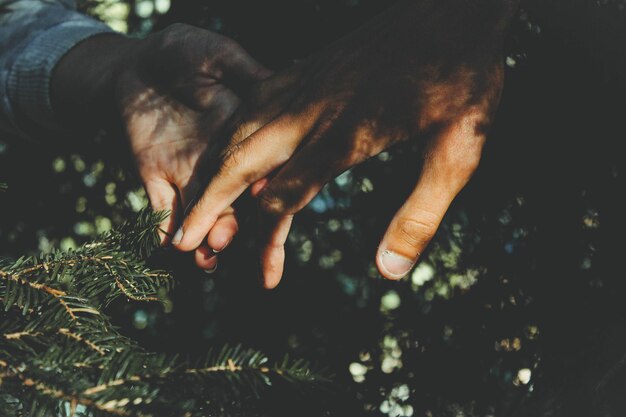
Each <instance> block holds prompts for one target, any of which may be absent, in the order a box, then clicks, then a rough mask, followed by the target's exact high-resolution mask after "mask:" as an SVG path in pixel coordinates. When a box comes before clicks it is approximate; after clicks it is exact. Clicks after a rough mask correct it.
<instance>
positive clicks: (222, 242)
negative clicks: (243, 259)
mask: <svg viewBox="0 0 626 417" xmlns="http://www.w3.org/2000/svg"><path fill="white" fill-rule="evenodd" d="M238 230H239V224H238V223H237V218H236V217H235V211H234V210H233V208H232V207H228V208H227V209H226V210H225V211H224V212H223V213H222V214H221V215H220V217H219V218H218V219H217V221H216V222H215V226H213V228H212V229H211V231H210V232H209V235H208V236H207V243H208V245H209V247H210V248H211V250H212V251H213V253H220V252H221V251H223V250H224V249H226V247H227V246H228V245H229V244H230V242H231V241H232V240H233V238H234V237H235V235H236V234H237V231H238Z"/></svg>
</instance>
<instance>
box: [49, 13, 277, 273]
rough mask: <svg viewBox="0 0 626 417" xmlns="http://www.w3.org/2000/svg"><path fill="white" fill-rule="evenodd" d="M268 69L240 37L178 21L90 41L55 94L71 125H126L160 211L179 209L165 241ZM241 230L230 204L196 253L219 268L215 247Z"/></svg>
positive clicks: (70, 62)
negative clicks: (136, 34) (145, 32)
mask: <svg viewBox="0 0 626 417" xmlns="http://www.w3.org/2000/svg"><path fill="white" fill-rule="evenodd" d="M268 75H269V71H268V70H266V69H265V68H263V67H262V66H261V65H259V64H258V63H257V62H256V61H254V60H253V59H252V58H251V57H250V56H249V55H248V54H247V53H246V52H245V51H244V50H243V49H242V48H241V47H240V46H239V45H238V44H236V43H235V42H234V41H232V40H230V39H228V38H226V37H224V36H221V35H219V34H216V33H212V32H209V31H206V30H202V29H198V28H194V27H191V26H187V25H173V26H170V27H169V28H167V29H165V30H164V31H162V32H159V33H156V34H153V35H151V36H149V37H148V38H146V39H143V40H132V39H129V38H126V37H123V36H119V35H98V36H95V37H92V38H89V39H87V40H85V41H83V42H82V43H80V44H79V45H77V46H76V47H74V48H73V49H72V50H71V51H70V52H69V53H68V54H67V55H66V56H65V57H64V58H63V59H62V60H61V62H60V63H59V64H58V65H57V67H56V70H55V74H54V77H53V80H52V99H53V104H55V103H58V104H57V105H56V106H55V110H58V111H59V112H60V113H61V116H62V117H64V118H65V120H67V121H68V122H67V123H68V124H70V125H75V124H76V123H79V122H81V121H82V122H83V123H90V124H94V123H99V122H103V123H105V124H110V123H116V122H119V121H121V122H122V124H123V126H124V129H125V131H126V133H127V137H128V140H129V144H130V149H131V152H132V154H133V156H134V159H135V161H136V163H137V168H138V171H139V175H140V177H141V179H142V181H143V184H144V186H145V189H146V192H147V194H148V197H149V199H150V203H151V205H152V207H153V208H154V209H155V210H169V211H171V213H172V214H171V215H170V216H169V217H168V218H167V219H166V220H165V221H164V223H163V224H162V225H161V228H162V230H163V231H164V233H163V240H164V243H165V242H167V240H168V239H169V235H171V234H172V233H173V231H174V230H175V227H176V223H177V217H182V215H183V213H182V211H183V210H184V208H185V207H186V206H187V205H189V204H190V202H191V201H192V199H193V198H194V197H195V194H196V192H197V191H198V190H199V188H200V182H199V181H200V180H201V178H202V176H203V174H205V172H204V171H205V169H206V166H205V165H206V158H207V156H208V154H209V153H210V151H211V149H214V148H216V145H217V142H218V141H219V139H220V137H222V136H223V135H224V130H223V128H224V123H225V121H226V120H228V119H229V118H230V117H231V115H232V114H233V112H234V111H235V109H236V108H237V107H238V106H239V102H240V100H239V98H238V93H240V92H243V91H246V90H247V89H249V87H250V86H251V85H252V83H253V82H254V81H256V80H259V79H262V78H264V77H266V76H268ZM94 114H100V115H102V117H103V120H98V121H93V115H94ZM81 119H84V120H81ZM104 119H106V120H104ZM87 120H88V121H89V122H87ZM236 231H237V221H236V219H235V217H234V212H233V210H232V208H230V207H223V210H221V211H220V214H219V220H218V221H217V222H216V224H215V227H214V228H213V233H212V234H209V236H208V245H207V244H205V245H203V246H201V247H199V248H198V250H197V251H196V263H197V264H198V266H200V267H201V268H203V269H205V270H211V269H213V268H214V267H216V266H217V259H216V257H215V256H213V255H214V253H213V250H211V249H214V250H215V252H217V251H219V250H222V249H224V247H225V246H226V245H227V244H228V243H229V242H230V240H231V239H232V238H233V236H234V234H235V233H236Z"/></svg>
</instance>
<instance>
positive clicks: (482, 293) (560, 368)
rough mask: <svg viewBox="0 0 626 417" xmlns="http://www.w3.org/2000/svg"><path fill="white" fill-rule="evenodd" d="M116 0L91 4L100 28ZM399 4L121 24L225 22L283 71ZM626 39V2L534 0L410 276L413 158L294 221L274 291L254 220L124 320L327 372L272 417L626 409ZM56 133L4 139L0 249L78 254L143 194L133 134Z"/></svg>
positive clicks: (194, 346)
mask: <svg viewBox="0 0 626 417" xmlns="http://www.w3.org/2000/svg"><path fill="white" fill-rule="evenodd" d="M144 2H145V0H144ZM116 3H120V2H116V1H111V2H106V3H87V4H85V5H84V7H85V8H86V9H88V10H90V11H91V12H93V13H95V14H97V15H98V16H99V17H101V18H103V19H104V20H107V19H112V18H111V16H109V15H108V14H107V13H108V12H107V10H110V7H113V6H114V5H115V4H116ZM387 3H388V2H386V1H383V0H342V1H339V0H334V1H331V0H326V1H318V0H297V1H295V0H291V1H288V0H257V1H250V0H229V1H227V0H224V1H203V2H199V1H190V0H176V1H174V2H173V3H172V4H171V6H170V7H169V8H168V9H167V10H165V8H162V9H161V13H160V14H159V13H157V12H156V11H153V12H152V13H149V14H147V15H146V13H145V9H144V10H143V11H142V9H141V7H144V6H141V5H140V4H139V3H124V4H128V5H129V10H130V13H128V15H127V16H124V17H122V18H121V20H124V21H125V22H126V23H127V25H128V26H127V27H128V31H129V33H131V34H133V35H136V36H142V35H144V34H146V33H149V32H150V31H154V30H158V29H160V28H163V27H165V26H167V25H168V24H170V23H174V22H186V23H189V24H194V25H197V26H200V27H204V28H208V29H211V30H216V31H220V32H222V33H224V34H227V35H229V36H232V37H234V38H235V39H237V40H238V41H239V42H240V43H241V44H242V45H244V47H245V48H246V49H247V50H248V51H249V52H251V53H252V55H254V56H255V57H257V58H258V59H259V60H260V61H261V62H263V63H265V64H266V65H268V66H270V67H272V68H274V69H280V68H283V67H285V66H288V65H289V64H290V63H292V62H293V61H294V60H297V59H299V58H302V57H305V56H307V55H308V54H309V53H311V52H313V51H315V50H317V49H319V48H322V47H323V46H324V45H326V44H328V43H330V42H332V41H333V40H334V39H337V38H338V37H340V36H341V35H343V34H345V33H347V32H349V31H350V30H351V29H353V28H355V27H357V26H358V25H359V24H361V23H362V22H364V21H366V20H367V19H368V18H370V17H371V16H373V15H375V14H376V13H378V12H379V11H381V10H382V9H384V8H385V7H386V6H387ZM118 20H120V19H118ZM625 31H626V13H625V12H624V2H621V1H604V2H591V1H580V0H572V1H568V2H566V1H544V2H537V4H533V3H532V2H531V3H529V4H526V5H525V6H524V9H523V10H522V11H521V12H520V13H519V14H518V16H517V17H516V19H515V22H514V24H513V28H512V31H511V35H510V36H509V39H508V42H507V78H506V86H505V93H504V97H503V102H502V106H501V108H500V111H499V114H498V118H497V123H496V126H495V127H494V129H493V132H492V134H491V136H490V139H489V142H488V145H487V148H486V150H485V154H484V159H483V162H482V164H481V167H480V169H479V171H478V173H477V174H476V176H475V177H474V179H473V180H472V182H471V183H470V185H469V186H468V187H467V188H466V189H465V190H464V191H463V192H462V194H461V195H460V196H459V198H458V199H457V201H456V202H455V204H454V205H453V207H452V208H451V210H450V212H449V213H448V215H447V217H446V220H445V222H444V224H443V225H442V227H441V230H440V232H439V233H438V235H437V237H436V238H435V240H434V241H433V243H432V244H431V246H430V248H429V250H428V252H427V253H426V254H425V255H424V257H423V263H422V265H421V266H418V269H417V272H416V273H415V274H413V275H412V276H411V277H409V278H408V279H407V280H406V281H403V282H399V283H393V282H386V281H383V280H382V279H381V278H380V277H379V276H378V274H377V273H376V271H375V268H374V266H373V263H372V260H373V256H374V253H375V248H376V245H377V244H378V242H379V239H380V237H381V236H382V233H383V231H384V229H385V227H386V226H387V223H388V221H389V219H390V218H391V216H392V214H393V212H394V211H395V210H396V209H397V208H398V207H399V205H400V204H401V202H402V201H403V200H404V198H405V197H406V195H407V194H408V192H409V191H410V189H411V188H412V186H413V184H414V183H415V179H416V176H417V173H418V171H419V167H418V164H417V162H416V161H418V156H417V155H416V154H415V152H414V150H412V149H409V148H401V147H399V148H395V149H393V150H391V151H390V152H388V153H385V154H384V155H383V156H382V157H380V158H374V159H372V160H371V161H369V162H367V163H366V164H363V165H361V166H359V167H358V168H356V169H354V170H353V171H351V172H350V173H348V174H344V175H343V176H342V177H341V178H340V179H339V180H338V181H335V182H333V183H331V184H330V185H329V186H328V187H327V188H326V189H324V191H323V192H322V194H321V195H320V196H319V197H318V198H316V200H315V201H314V202H313V203H312V204H311V205H310V206H309V207H308V208H307V209H306V210H305V211H304V212H303V213H302V214H301V215H299V216H298V217H297V220H296V222H295V226H294V230H293V232H292V234H291V236H290V239H289V248H288V255H287V258H288V261H287V267H286V272H285V277H284V280H283V283H281V285H280V286H279V287H278V288H277V289H276V290H275V291H272V292H266V291H263V290H261V289H260V288H259V286H258V283H257V272H256V257H255V253H254V248H253V233H252V231H254V225H253V220H254V219H253V216H252V215H245V214H243V217H244V223H245V225H244V227H242V233H241V234H240V236H239V237H238V238H237V240H235V242H233V244H232V245H231V247H230V248H229V249H228V250H227V251H226V252H225V253H224V254H223V255H221V257H220V265H219V268H218V272H217V273H216V274H215V276H207V275H205V274H203V273H201V272H198V271H196V270H194V269H193V267H192V261H191V258H189V257H187V256H184V255H180V254H176V253H172V252H171V251H164V252H163V253H161V254H160V255H159V256H157V257H156V258H157V259H156V260H155V261H154V262H155V264H156V265H158V266H163V267H165V268H167V269H171V270H173V271H174V274H175V277H176V278H177V281H178V285H177V287H176V288H175V290H174V291H173V293H172V294H171V295H170V297H171V299H170V302H169V303H168V304H167V305H166V306H165V308H162V307H160V306H152V305H136V304H130V303H128V304H120V305H115V306H112V313H113V314H114V315H115V317H116V323H117V324H118V325H120V326H121V327H122V329H123V331H124V332H125V333H126V334H128V335H130V336H132V337H133V338H136V339H138V340H139V341H140V342H141V343H142V344H143V345H145V346H146V347H147V348H148V349H151V350H156V351H166V352H172V353H174V352H177V353H181V354H182V355H183V356H190V357H196V356H201V355H202V354H203V353H204V352H206V350H207V349H208V347H210V346H218V345H221V344H223V343H243V344H244V345H246V346H250V347H255V348H259V349H261V350H263V351H265V352H266V353H268V354H269V355H270V356H271V357H273V358H279V357H280V356H282V355H283V354H284V353H289V354H290V355H293V356H296V357H303V358H306V359H309V360H311V361H313V362H315V363H317V364H319V365H320V366H323V367H326V368H328V369H329V370H330V371H331V372H332V373H334V374H335V380H336V381H337V386H336V387H334V388H333V389H332V390H331V391H332V392H323V393H318V394H317V395H316V396H314V397H311V396H307V397H305V398H306V399H305V400H303V399H302V398H301V397H298V396H291V395H284V393H283V392H282V391H281V390H280V389H277V390H274V391H273V392H274V394H272V395H273V397H272V396H270V398H269V402H271V403H272V404H274V405H272V407H278V408H277V409H276V408H273V410H279V411H275V413H276V414H278V413H285V414H288V415H299V416H300V415H301V416H306V415H323V413H325V414H326V415H341V416H353V415H359V414H361V413H363V414H366V415H370V416H381V415H389V416H407V417H408V416H412V415H413V416H420V417H421V416H429V417H431V416H455V417H458V416H484V417H487V416H507V415H516V416H622V415H625V414H626V404H625V401H626V396H624V395H623V392H624V390H625V389H626V369H624V363H625V361H626V326H625V325H626V322H625V317H626V315H625V313H626V303H625V302H624V301H623V300H624V294H626V293H625V292H624V289H625V288H624V287H625V285H624V282H625V280H626V276H625V273H624V266H623V258H624V256H626V244H625V243H624V241H625V239H626V227H625V226H626V225H625V223H626V220H625V218H624V216H625V214H626V210H625V209H626V202H625V201H626V199H624V198H623V196H624V192H625V191H626V187H625V185H626V179H625V175H626V164H625V159H626V158H625V156H624V153H623V151H622V149H623V142H624V140H625V139H626V129H625V127H624V116H625V113H626V103H625V101H626V94H625V89H624V78H623V74H626V65H624V62H625V60H626V59H625V56H626V52H625V51H626V41H625V39H626V35H625ZM63 139H64V138H54V137H50V138H42V140H41V141H40V142H37V143H28V144H25V143H14V142H11V141H9V140H8V138H7V139H6V140H3V139H1V138H0V179H2V180H3V181H6V182H8V183H9V186H10V188H9V191H8V192H6V193H2V194H0V210H1V213H2V216H1V217H0V255H9V256H14V257H15V256H19V255H21V254H24V253H32V252H36V251H40V250H41V251H45V250H49V248H50V247H51V246H57V245H60V246H62V247H65V248H69V247H72V245H76V244H80V243H82V242H84V241H86V240H88V239H90V238H91V237H92V236H93V235H94V234H95V233H96V232H98V231H103V230H106V229H107V228H109V227H110V226H111V225H115V224H118V223H119V222H121V221H123V219H124V218H126V217H128V215H129V214H130V213H132V212H133V211H136V210H137V209H138V208H139V207H140V206H141V205H142V204H145V202H146V200H145V197H144V196H143V194H142V192H141V191H138V181H137V179H136V177H135V176H133V175H132V174H129V173H131V172H132V169H131V168H130V163H129V161H127V160H125V159H124V158H125V157H123V156H120V155H123V149H124V147H123V144H122V140H121V139H120V138H115V137H109V136H106V135H100V136H99V137H98V138H96V139H91V138H84V140H81V141H79V142H76V141H74V142H72V143H71V145H61V142H63ZM246 205H248V206H249V205H250V204H249V203H246V202H244V203H243V207H242V211H243V213H245V209H246ZM248 208H250V207H248ZM365 369H366V373H365V374H363V370H365ZM520 370H529V371H530V372H531V377H530V380H529V381H527V380H524V378H523V376H524V375H527V372H526V371H523V372H522V373H520V372H519V371H520ZM520 377H521V378H520ZM276 404H278V405H276Z"/></svg>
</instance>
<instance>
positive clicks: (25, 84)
mask: <svg viewBox="0 0 626 417" xmlns="http://www.w3.org/2000/svg"><path fill="white" fill-rule="evenodd" d="M109 32H112V30H111V29H110V28H109V27H108V26H106V25H105V24H103V23H100V22H97V21H95V20H91V19H88V18H85V19H84V20H83V19H81V20H70V21H67V22H63V23H60V24H58V25H56V26H53V27H51V28H49V29H47V30H45V31H43V32H41V33H40V34H39V35H38V36H37V37H35V38H34V39H33V40H32V41H31V42H30V43H29V44H28V45H27V46H26V48H25V49H24V50H23V51H22V52H21V53H20V55H19V56H18V58H17V59H16V61H15V62H14V63H13V66H12V67H11V71H10V73H9V77H8V85H7V88H8V91H7V92H8V96H9V99H10V100H11V102H12V105H13V108H14V114H15V118H16V123H17V125H18V127H19V128H21V130H23V131H25V132H28V131H31V130H32V129H29V125H31V126H32V124H34V125H35V126H36V127H37V128H38V129H45V130H54V131H61V130H63V129H62V128H61V126H60V124H59V123H58V121H57V120H56V118H55V115H54V111H53V110H52V104H51V102H50V80H51V78H52V72H53V70H54V67H55V66H56V64H57V63H58V62H59V61H60V60H61V58H62V57H63V55H65V54H66V53H67V52H68V51H69V50H70V49H71V48H72V47H73V46H75V45H76V44H78V43H79V42H81V41H83V40H85V39H87V38H89V37H91V36H93V35H97V34H99V33H109Z"/></svg>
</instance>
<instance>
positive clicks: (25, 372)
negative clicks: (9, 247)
mask: <svg viewBox="0 0 626 417" xmlns="http://www.w3.org/2000/svg"><path fill="white" fill-rule="evenodd" d="M163 216H164V214H163V213H154V212H151V211H148V210H146V211H143V212H141V213H139V215H138V216H137V218H136V219H135V220H134V221H132V222H129V223H128V224H126V225H124V226H123V227H122V228H120V229H118V230H117V231H113V232H109V233H106V234H104V235H102V236H101V237H99V238H98V239H96V240H95V241H93V242H91V243H89V244H86V245H84V246H82V247H80V248H78V249H76V250H71V251H67V252H61V251H56V252H53V253H50V254H45V255H41V256H39V257H29V258H21V259H18V260H17V261H9V260H0V302H1V303H2V307H3V309H2V312H0V417H4V416H11V417H14V416H24V417H55V416H63V417H69V416H90V417H91V416H93V417H97V416H155V417H156V416H167V417H169V416H181V417H183V416H184V417H193V416H218V415H219V416H222V415H242V414H243V415H247V414H246V410H247V409H249V408H250V407H251V408H254V406H253V404H254V402H255V400H256V399H259V398H260V397H261V395H262V391H263V390H264V389H266V388H267V387H269V386H270V385H271V384H272V382H273V381H275V380H277V379H282V380H284V381H286V382H289V383H293V384H301V385H302V386H304V387H306V386H312V385H318V384H321V383H325V382H327V379H326V377H325V376H324V375H323V374H321V373H317V372H313V371H311V370H310V369H309V367H308V364H307V363H305V362H303V361H290V360H288V359H285V360H282V361H280V362H278V363H276V364H270V363H269V362H268V359H267V358H266V357H265V356H264V355H263V354H262V353H260V352H257V351H254V350H250V349H245V348H242V347H240V346H235V347H224V348H222V349H221V350H217V351H214V352H210V353H209V354H207V356H206V359H205V360H204V361H203V362H201V363H193V364H191V363H188V362H186V361H182V360H179V359H178V358H177V357H168V356H166V355H163V354H156V353H150V352H147V351H145V350H144V349H142V348H141V347H140V346H138V345H137V344H136V343H134V342H133V341H132V340H130V339H129V338H127V337H125V336H123V335H121V334H120V333H119V332H118V331H117V330H116V329H115V327H114V326H113V325H112V323H111V321H110V319H109V318H108V317H107V315H106V314H105V312H104V309H105V307H106V306H107V304H109V303H110V302H112V301H114V300H115V299H117V298H119V297H123V298H127V299H129V300H132V301H136V302H151V301H158V300H159V295H158V294H163V289H169V287H170V286H171V284H172V282H173V280H172V277H171V276H170V275H169V274H168V273H166V272H164V271H155V270H151V269H150V268H148V267H147V266H146V263H145V260H146V258H147V257H148V256H149V255H150V254H151V252H152V251H153V250H154V249H156V248H157V247H158V245H159V236H158V225H159V223H160V222H161V220H162V219H163ZM251 404H252V405H251Z"/></svg>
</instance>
